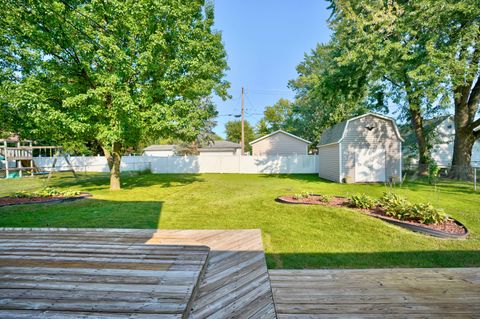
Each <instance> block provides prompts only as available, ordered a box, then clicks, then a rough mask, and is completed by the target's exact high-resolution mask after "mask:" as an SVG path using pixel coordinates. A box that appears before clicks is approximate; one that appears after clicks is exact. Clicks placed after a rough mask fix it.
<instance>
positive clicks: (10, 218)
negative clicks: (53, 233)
mask: <svg viewBox="0 0 480 319" xmlns="http://www.w3.org/2000/svg"><path fill="white" fill-rule="evenodd" d="M162 207H163V202H162V201H112V200H99V199H92V198H88V199H81V200H78V201H74V202H63V203H45V204H27V205H15V206H6V207H0V227H55V228H56V227H60V228H137V229H156V228H157V227H158V225H159V221H160V216H161V211H162Z"/></svg>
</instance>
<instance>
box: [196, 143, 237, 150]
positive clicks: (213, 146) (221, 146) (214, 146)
mask: <svg viewBox="0 0 480 319" xmlns="http://www.w3.org/2000/svg"><path fill="white" fill-rule="evenodd" d="M237 148H241V146H240V144H238V143H234V142H230V141H213V142H212V143H209V144H208V145H205V146H203V147H201V148H199V149H198V150H199V151H219V150H231V149H237Z"/></svg>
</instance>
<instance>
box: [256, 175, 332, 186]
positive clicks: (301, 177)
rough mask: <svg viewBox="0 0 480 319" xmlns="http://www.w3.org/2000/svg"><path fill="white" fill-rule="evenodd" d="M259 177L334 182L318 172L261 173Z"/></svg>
mask: <svg viewBox="0 0 480 319" xmlns="http://www.w3.org/2000/svg"><path fill="white" fill-rule="evenodd" d="M260 177H263V178H279V179H291V180H295V181H300V182H309V183H318V182H322V183H326V184H332V183H335V182H332V181H329V180H326V179H323V178H320V177H319V176H318V174H262V175H260Z"/></svg>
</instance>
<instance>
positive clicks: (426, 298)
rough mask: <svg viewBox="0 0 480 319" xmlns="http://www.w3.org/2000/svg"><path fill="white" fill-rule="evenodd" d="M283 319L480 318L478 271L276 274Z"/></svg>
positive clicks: (277, 300) (276, 293) (275, 291)
mask: <svg viewBox="0 0 480 319" xmlns="http://www.w3.org/2000/svg"><path fill="white" fill-rule="evenodd" d="M269 273H270V279H271V285H272V290H273V294H274V300H275V305H276V309H277V314H278V318H284V319H291V318H478V316H479V314H480V282H479V281H478V278H479V276H480V274H479V269H478V268H459V269H456V268H445V269H366V270H356V269H352V270H270V271H269Z"/></svg>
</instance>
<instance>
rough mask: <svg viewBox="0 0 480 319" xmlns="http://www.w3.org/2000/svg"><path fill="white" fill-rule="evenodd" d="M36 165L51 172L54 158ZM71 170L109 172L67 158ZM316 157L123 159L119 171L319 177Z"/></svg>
mask: <svg viewBox="0 0 480 319" xmlns="http://www.w3.org/2000/svg"><path fill="white" fill-rule="evenodd" d="M34 160H35V165H36V166H37V167H41V168H43V169H44V170H50V168H51V166H52V162H53V158H49V157H43V158H42V157H39V158H35V159H34ZM69 160H70V162H71V163H72V166H73V167H74V169H75V170H76V171H79V172H108V165H107V161H106V159H105V158H104V157H94V156H91V157H86V156H73V157H69ZM318 167H319V163H318V156H317V155H291V156H237V155H202V156H168V157H155V156H124V157H122V164H121V170H122V171H142V170H146V169H150V170H151V171H152V173H159V174H161V173H187V174H188V173H241V174H310V173H311V174H313V173H318ZM68 169H69V167H68V164H67V163H66V161H65V159H64V158H62V157H59V158H58V161H57V164H56V165H55V170H57V171H59V170H68Z"/></svg>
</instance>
